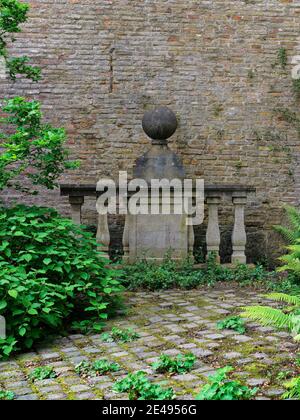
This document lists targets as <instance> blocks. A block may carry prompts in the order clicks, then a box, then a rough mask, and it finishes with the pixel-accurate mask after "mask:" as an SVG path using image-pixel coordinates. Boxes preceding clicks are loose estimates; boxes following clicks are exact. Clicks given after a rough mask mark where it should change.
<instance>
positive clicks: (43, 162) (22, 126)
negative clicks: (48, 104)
mask: <svg viewBox="0 0 300 420" xmlns="http://www.w3.org/2000/svg"><path fill="white" fill-rule="evenodd" d="M2 111H3V112H4V113H6V115H7V116H6V117H4V118H2V119H1V120H0V122H3V123H5V124H7V125H8V126H9V127H10V130H8V133H5V132H3V131H0V147H1V149H2V152H1V155H0V190H2V189H4V188H6V187H14V188H17V189H21V190H22V191H28V192H29V189H28V188H26V187H25V186H24V185H21V184H20V183H19V182H18V177H19V176H20V175H22V181H23V180H24V179H25V178H27V179H28V180H29V181H30V182H31V183H32V184H33V185H40V186H43V187H46V188H48V189H53V188H54V187H55V186H57V183H56V180H57V178H58V177H59V176H60V175H61V174H62V173H63V172H64V171H65V169H67V168H74V167H76V166H78V165H77V162H73V161H72V162H67V157H68V152H67V150H66V149H65V148H64V143H65V141H66V134H65V131H64V129H62V128H54V127H52V126H51V125H49V124H43V123H42V121H41V119H42V116H43V115H42V112H41V109H40V104H39V102H36V101H27V100H25V99H24V98H21V97H15V98H13V99H9V100H7V101H5V104H4V106H3V107H2ZM12 129H14V132H12ZM34 192H35V191H34Z"/></svg>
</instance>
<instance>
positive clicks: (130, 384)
mask: <svg viewBox="0 0 300 420" xmlns="http://www.w3.org/2000/svg"><path fill="white" fill-rule="evenodd" d="M113 390H114V391H115V392H128V393H129V399H130V400H172V399H174V398H175V395H174V391H173V389H172V388H167V389H164V388H162V387H161V386H160V385H159V384H153V383H151V382H150V381H149V379H148V378H147V377H146V373H145V372H143V371H138V372H135V373H129V374H128V375H127V376H126V377H125V378H124V379H121V380H119V381H117V382H116V383H115V384H114V386H113Z"/></svg>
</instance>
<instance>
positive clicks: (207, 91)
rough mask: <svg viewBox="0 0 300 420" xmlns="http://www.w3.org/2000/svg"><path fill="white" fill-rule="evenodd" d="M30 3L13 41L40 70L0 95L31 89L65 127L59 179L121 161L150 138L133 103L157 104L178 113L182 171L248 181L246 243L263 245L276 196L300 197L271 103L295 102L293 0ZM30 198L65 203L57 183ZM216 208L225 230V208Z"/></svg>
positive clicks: (288, 139) (89, 176) (294, 164)
mask: <svg viewBox="0 0 300 420" xmlns="http://www.w3.org/2000/svg"><path fill="white" fill-rule="evenodd" d="M29 3H30V5H31V12H30V19H29V20H28V23H26V25H24V27H23V28H24V30H23V32H22V33H21V34H19V35H18V36H17V42H16V43H15V44H14V46H13V48H12V52H14V53H18V54H27V55H29V56H31V57H32V61H33V62H34V63H36V64H39V65H41V66H42V68H43V79H42V80H41V82H39V83H38V84H32V83H29V82H27V81H25V80H19V81H18V82H17V83H15V84H14V85H12V84H10V83H9V82H8V81H7V82H4V81H0V83H1V84H0V88H1V96H2V94H5V95H7V96H8V95H13V94H20V93H21V94H23V95H26V96H27V97H30V98H33V97H34V98H38V99H39V100H41V101H42V102H43V109H44V113H45V116H46V118H47V119H49V120H50V121H51V122H52V123H53V124H57V125H63V126H65V127H66V129H67V131H68V135H69V148H70V150H71V154H72V156H73V157H75V158H80V159H81V168H80V169H79V170H76V171H73V172H72V173H69V174H66V175H65V177H64V179H63V181H64V182H79V183H85V182H87V183H88V182H96V181H97V179H98V178H99V177H100V176H103V175H105V176H113V177H116V176H117V174H118V171H119V170H128V171H129V173H131V170H132V166H133V164H134V161H135V159H136V158H137V157H138V156H140V155H141V154H142V153H143V152H144V151H145V150H146V149H147V148H148V146H149V141H148V139H147V138H146V136H145V135H144V134H143V132H142V128H141V118H142V115H143V113H144V111H145V110H146V109H148V108H151V107H153V106H156V105H168V106H170V107H171V108H172V109H173V110H174V111H175V112H176V113H177V115H178V118H179V121H180V123H179V129H178V131H177V133H176V134H175V135H174V136H173V137H172V139H171V147H172V149H174V150H175V151H177V152H178V153H179V154H180V155H181V156H182V158H183V160H184V163H185V165H186V168H187V172H188V175H190V176H191V177H204V178H205V180H206V181H207V182H208V183H230V184H232V183H239V184H240V183H244V184H248V185H253V186H255V187H256V188H257V196H256V198H255V200H253V201H251V203H250V205H249V207H248V209H247V214H246V217H247V229H248V233H249V237H250V239H252V243H253V244H254V246H251V241H250V248H251V247H252V251H251V249H249V253H250V254H251V253H252V254H255V252H256V250H257V247H258V245H257V244H258V243H259V244H261V247H263V248H265V249H266V250H267V252H268V253H271V252H273V249H274V248H276V238H275V237H274V234H273V233H272V231H271V226H272V225H273V224H274V223H278V222H280V221H281V218H282V210H281V208H282V205H283V204H284V203H293V204H299V189H300V179H299V155H300V146H299V138H298V135H297V132H296V130H295V129H294V128H292V127H291V126H290V125H289V124H287V123H285V122H284V121H283V120H282V119H280V118H278V116H277V115H275V114H274V112H273V110H274V108H276V107H281V108H283V107H289V108H290V109H292V110H295V111H298V108H299V106H298V105H299V101H298V102H297V99H296V98H295V96H294V95H293V93H292V89H291V86H292V81H291V68H292V65H291V63H290V60H291V57H292V56H294V55H296V54H300V38H299V36H300V26H299V23H300V2H299V0H270V1H266V0H243V1H240V0H225V1H224V0H214V1H208V0H185V1H182V0H164V1H162V0H151V1H147V0H118V1H111V0H101V1H94V0H93V1H92V0H38V1H36V0H32V1H29ZM280 47H283V48H286V50H287V53H288V56H289V64H288V66H287V68H286V69H282V68H281V66H280V65H275V63H276V61H277V53H278V50H279V48H280ZM14 197H15V196H14V195H13V194H12V193H10V198H14ZM16 198H18V197H16ZM30 200H32V199H30ZM34 200H35V202H38V203H43V204H47V205H54V206H57V207H58V208H59V209H61V211H62V212H65V213H67V212H68V205H67V202H66V200H65V199H61V198H60V197H59V194H58V192H57V191H55V192H53V193H49V192H45V193H43V194H41V195H40V196H39V197H38V198H35V199H34ZM226 214H227V215H226ZM89 217H91V218H94V217H95V215H94V214H93V215H92V213H89ZM222 218H223V219H222ZM224 218H225V219H226V220H224ZM220 219H221V222H222V223H223V225H224V229H225V231H226V232H227V230H228V229H227V227H228V226H230V225H231V221H232V215H231V213H230V212H229V213H228V212H227V213H226V212H225V210H224V215H223V214H221V217H220ZM200 230H201V229H200ZM229 230H230V229H229ZM199 235H200V236H201V234H200V233H199ZM226 235H227V236H228V232H227V233H226V234H225V236H226ZM253 238H254V239H253Z"/></svg>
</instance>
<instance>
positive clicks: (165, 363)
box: [152, 353, 196, 373]
mask: <svg viewBox="0 0 300 420" xmlns="http://www.w3.org/2000/svg"><path fill="white" fill-rule="evenodd" d="M195 361H196V357H195V356H194V355H193V354H192V353H188V354H184V355H183V354H178V355H177V356H176V357H174V358H172V357H170V356H168V355H167V354H161V355H160V357H159V360H158V361H157V362H155V363H153V364H152V368H153V369H154V370H155V371H156V372H159V373H165V372H169V373H186V372H189V371H190V370H192V369H193V366H194V364H195Z"/></svg>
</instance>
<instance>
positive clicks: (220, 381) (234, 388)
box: [196, 366, 257, 401]
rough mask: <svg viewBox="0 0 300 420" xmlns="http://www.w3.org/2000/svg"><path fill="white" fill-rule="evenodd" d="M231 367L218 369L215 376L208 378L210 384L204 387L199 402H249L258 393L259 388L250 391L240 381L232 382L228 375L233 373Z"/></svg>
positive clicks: (198, 396)
mask: <svg viewBox="0 0 300 420" xmlns="http://www.w3.org/2000/svg"><path fill="white" fill-rule="evenodd" d="M232 370H233V368H232V367H231V366H225V367H224V368H222V369H218V370H217V372H216V373H215V374H214V375H211V376H209V377H208V384H206V385H204V387H203V388H202V390H201V391H200V393H199V394H198V395H197V397H196V399H197V400H202V401H215V400H249V399H251V398H253V397H254V396H255V394H256V393H257V388H253V389H250V388H248V387H247V386H244V385H242V384H241V383H240V382H238V381H230V380H228V379H227V374H228V373H229V372H232Z"/></svg>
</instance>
